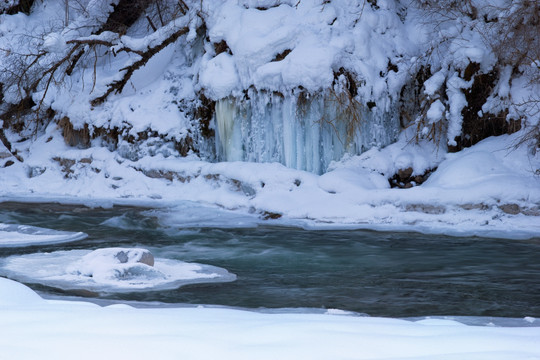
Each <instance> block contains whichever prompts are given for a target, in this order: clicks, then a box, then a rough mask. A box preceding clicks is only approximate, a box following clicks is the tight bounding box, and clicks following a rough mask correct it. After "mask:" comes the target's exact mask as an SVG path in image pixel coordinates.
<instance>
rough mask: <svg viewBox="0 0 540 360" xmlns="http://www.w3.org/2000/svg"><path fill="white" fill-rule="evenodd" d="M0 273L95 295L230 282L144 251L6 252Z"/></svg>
mask: <svg viewBox="0 0 540 360" xmlns="http://www.w3.org/2000/svg"><path fill="white" fill-rule="evenodd" d="M0 274H2V275H5V276H8V277H10V278H13V279H16V280H18V281H22V282H28V283H39V284H42V285H46V286H51V287H55V288H60V289H64V290H86V291H92V292H97V293H113V292H131V291H149V290H163V289H175V288H178V287H180V286H183V285H187V284H196V283H208V282H229V281H234V280H236V275H234V274H231V273H229V272H228V271H227V270H225V269H222V268H219V267H215V266H210V265H203V264H196V263H186V262H183V261H178V260H170V259H160V258H157V259H155V258H154V257H153V255H152V254H151V253H150V252H149V251H148V250H146V249H136V248H104V249H98V250H95V251H89V250H71V251H55V252H52V253H36V254H29V255H21V256H19V255H17V256H11V257H8V258H5V259H1V260H0Z"/></svg>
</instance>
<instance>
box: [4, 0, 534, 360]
mask: <svg viewBox="0 0 540 360" xmlns="http://www.w3.org/2000/svg"><path fill="white" fill-rule="evenodd" d="M75 3H76V4H75ZM113 3H117V1H113V2H111V1H99V0H91V1H81V2H74V3H73V4H70V8H69V14H66V13H65V6H66V4H67V2H65V1H61V0H50V1H46V2H38V3H36V4H34V8H33V11H32V12H31V13H30V14H29V15H24V14H16V15H6V14H2V15H0V49H2V51H1V54H0V56H1V59H0V60H1V61H0V64H2V71H0V82H1V83H2V84H3V85H2V92H3V93H2V94H0V98H2V100H0V101H3V103H2V104H0V105H2V106H4V105H8V104H15V103H17V102H18V101H19V100H20V96H21V94H22V92H21V91H19V90H20V89H19V88H18V87H17V84H16V83H17V81H15V80H13V79H14V78H13V76H12V74H13V73H14V72H15V73H17V71H18V69H17V68H16V67H17V66H18V67H25V68H26V66H27V65H30V64H31V62H32V61H37V60H38V59H37V58H35V57H34V56H26V55H25V54H39V53H40V52H41V50H46V51H47V53H46V54H43V55H40V58H39V65H40V68H38V69H33V68H32V69H30V70H31V71H30V70H28V72H27V73H28V76H29V77H32V76H33V72H36V71H37V72H38V73H42V72H43V71H44V70H43V69H44V68H46V67H47V66H50V64H51V62H53V61H57V60H58V59H60V58H62V57H63V56H64V55H65V54H66V52H67V51H69V50H70V49H71V46H70V43H69V41H70V40H76V39H79V40H89V39H94V40H95V39H100V40H106V41H107V42H111V44H112V46H111V47H108V46H103V47H97V48H96V52H95V54H96V55H99V56H97V57H94V53H91V54H88V57H86V58H85V57H83V58H82V59H81V60H80V63H79V64H78V66H77V67H76V68H75V69H74V71H73V73H72V74H71V75H68V74H66V73H65V71H64V70H65V69H64V68H61V69H59V71H58V72H57V73H56V74H55V76H54V77H53V78H51V79H50V81H49V83H48V85H47V91H45V88H44V87H43V84H42V87H41V88H39V89H38V90H36V91H35V92H33V94H32V95H33V99H34V101H35V102H36V104H38V103H39V104H41V102H43V104H42V108H43V109H46V108H48V107H50V108H51V109H52V110H54V111H56V113H57V117H58V118H61V117H64V116H65V117H67V118H69V120H70V121H71V123H72V124H73V126H74V129H83V128H85V126H87V127H88V131H89V133H90V134H96V133H98V132H100V131H107V130H114V131H115V132H118V133H119V135H118V137H119V138H118V139H112V140H109V141H112V142H111V143H108V142H107V140H106V137H104V139H103V140H102V139H100V138H99V137H98V138H96V139H93V140H92V141H91V144H90V147H88V148H83V147H85V146H81V148H78V147H69V146H67V145H66V144H65V142H64V139H63V137H62V129H59V128H58V126H57V124H56V123H55V122H54V121H53V122H50V123H47V124H44V125H43V128H39V129H31V128H29V129H27V130H25V131H27V132H28V133H27V134H22V135H20V134H16V133H14V132H12V131H10V129H9V126H7V125H8V121H4V120H0V126H5V134H6V136H7V138H8V139H9V140H10V141H11V143H12V146H13V150H16V151H17V153H18V154H19V156H20V157H21V158H22V159H24V162H21V161H19V160H18V159H17V158H16V157H15V156H12V154H11V152H10V151H8V149H6V148H4V145H2V144H0V203H1V202H4V201H19V202H32V203H36V202H38V203H39V202H59V203H68V204H70V203H76V204H83V205H86V206H91V207H99V206H101V207H111V206H112V205H114V204H122V205H134V206H146V207H150V208H153V209H152V210H148V212H150V213H152V215H154V216H155V217H156V218H157V219H158V221H159V222H160V225H162V226H164V227H169V228H171V229H178V228H180V229H185V228H197V227H222V228H250V227H256V226H260V225H275V226H295V227H302V228H309V229H372V230H380V231H416V232H422V233H429V234H447V235H456V236H481V237H487V238H491V237H497V238H506V239H534V240H535V241H536V240H537V239H538V238H539V237H540V221H539V218H540V176H539V174H540V151H538V143H537V142H536V143H535V139H531V136H530V134H531V133H529V134H527V131H531V127H533V126H535V125H537V124H538V122H539V116H538V109H537V108H535V106H537V104H538V102H535V101H534V100H535V99H537V97H536V98H535V97H534V96H537V95H536V94H538V93H540V91H539V87H540V85H539V84H538V83H537V82H536V83H535V82H534V81H533V82H532V83H531V79H534V76H535V74H537V73H535V72H534V71H536V70H537V67H538V61H536V62H535V63H531V64H521V66H520V67H519V69H518V70H519V71H513V69H514V67H513V66H512V64H510V65H506V66H505V67H504V68H502V71H501V72H500V76H499V78H498V80H497V83H496V84H494V86H495V88H494V90H493V92H492V93H491V95H490V97H489V98H488V99H487V100H486V102H485V104H484V105H483V107H482V113H483V114H488V113H491V114H498V113H500V112H502V111H505V110H506V109H508V111H509V118H512V119H522V125H523V130H522V131H520V132H518V133H516V134H513V135H504V136H499V137H492V138H487V139H485V140H483V141H481V142H480V143H478V144H476V145H474V146H472V147H470V148H468V149H464V150H462V151H459V152H457V153H453V154H450V153H448V152H447V145H455V144H456V142H455V140H454V139H455V137H456V136H459V135H460V134H461V125H462V110H463V109H464V107H465V106H467V99H466V97H465V95H464V92H465V91H467V89H469V88H470V87H471V86H472V80H470V81H466V80H465V79H464V78H465V76H464V72H465V71H464V70H465V69H466V68H467V67H468V65H469V64H471V63H472V62H476V63H478V64H479V66H480V71H481V72H482V73H483V74H487V73H489V72H491V71H497V67H496V65H495V64H496V63H497V62H498V61H499V60H500V59H498V58H497V57H496V56H495V54H494V53H493V51H492V49H493V47H491V46H490V45H491V44H490V40H497V41H499V40H498V39H499V38H500V39H504V38H505V36H499V35H496V36H495V37H494V36H492V35H493V34H492V33H493V32H496V31H497V29H499V28H498V26H496V25H494V24H504V23H511V22H508V21H507V20H508V16H509V15H511V14H512V11H514V10H515V9H519V8H518V5H519V4H518V3H517V2H516V3H515V4H514V8H512V7H511V6H509V4H510V3H511V2H509V1H507V0H499V1H497V4H494V3H493V2H491V5H497V6H488V5H490V3H488V2H485V1H483V0H482V1H475V2H474V5H475V7H476V8H477V10H478V11H479V14H478V16H474V18H475V19H473V17H469V16H465V15H464V14H461V15H459V11H457V13H458V15H457V17H456V18H455V19H452V16H453V15H455V14H449V15H452V16H449V17H448V16H447V14H446V12H444V11H442V12H441V14H437V13H435V12H431V13H429V14H427V15H428V17H426V16H425V15H426V14H425V13H424V12H422V11H420V9H419V8H417V7H416V6H415V5H417V4H414V3H412V4H410V6H407V7H402V6H401V4H400V2H396V1H391V0H378V1H356V0H332V1H320V0H302V1H297V0H287V1H277V0H264V1H262V0H261V1H256V0H243V1H239V0H225V1H221V2H215V1H206V0H205V1H200V2H199V1H192V2H191V1H187V3H188V4H189V5H190V11H188V13H187V14H186V15H185V16H181V17H180V18H176V19H168V20H166V24H165V25H164V26H162V27H161V28H159V29H158V30H157V31H155V32H152V33H148V32H149V30H145V29H146V28H147V24H146V19H145V18H144V17H142V18H141V19H142V20H141V21H139V22H137V23H136V24H135V25H134V26H133V27H132V28H130V29H128V32H127V33H126V34H124V35H122V36H118V35H117V34H114V33H111V32H104V33H101V34H99V35H96V34H95V31H96V30H97V28H98V26H99V25H98V24H102V23H104V22H105V21H106V14H107V13H108V12H110V11H112V6H111V5H112V4H113ZM2 4H3V5H0V10H5V9H7V8H8V7H10V6H12V5H14V4H15V2H14V1H11V0H8V1H4V2H3V3H2ZM456 4H457V5H455V6H457V7H459V4H458V3H456ZM419 6H420V5H419ZM505 7H506V12H507V13H506V12H505V11H503V10H498V9H497V8H500V9H505ZM453 11H456V10H455V8H454V9H453ZM66 15H67V16H66ZM484 18H485V19H488V18H489V19H495V20H497V22H495V21H493V22H492V23H490V24H483V25H482V19H484ZM527 21H529V20H527ZM202 22H204V24H205V29H206V33H205V34H203V35H202V36H201V35H200V34H199V33H198V30H200V29H201V28H200V26H201V24H202ZM143 23H144V24H143ZM492 25H493V29H490V28H489V27H490V26H492ZM184 26H185V27H188V28H189V33H188V34H187V35H186V36H184V37H181V38H180V39H179V40H177V41H176V42H175V43H173V44H171V45H169V46H167V47H166V48H165V49H164V50H162V51H161V52H160V53H158V54H157V55H156V56H154V57H153V58H152V59H151V60H150V61H148V62H147V63H146V65H145V66H142V67H141V68H139V69H138V70H136V71H135V73H134V75H133V77H132V78H131V79H130V81H129V82H128V84H127V85H126V86H125V89H124V91H122V93H121V94H116V93H113V94H111V95H110V96H109V98H108V100H107V101H106V102H105V103H104V104H102V105H100V106H91V100H93V99H95V98H96V97H98V96H100V95H102V94H103V93H104V92H105V91H106V90H107V86H108V84H110V83H111V82H113V81H117V80H119V79H120V78H121V77H122V75H123V71H124V70H121V69H124V68H125V67H126V66H129V65H130V64H133V62H134V61H137V60H138V59H139V58H140V56H139V55H137V54H135V53H126V52H123V51H120V49H122V47H124V46H129V47H131V48H132V49H133V50H140V51H145V50H147V49H148V48H150V47H153V46H156V45H157V44H159V43H160V42H161V41H162V40H163V39H164V38H165V37H167V36H168V35H170V34H171V33H172V32H173V31H176V30H177V29H179V28H181V27H184ZM482 26H484V27H483V28H482ZM503 30H504V28H503ZM480 34H482V35H485V38H483V37H482V36H480ZM222 41H224V43H225V44H226V46H225V49H222V50H224V51H223V52H221V53H217V47H216V45H217V44H219V43H221V42H222ZM21 54H22V55H21ZM113 54H114V55H113ZM285 55H286V56H285ZM502 60H504V59H502ZM501 63H504V61H502V62H501ZM10 64H15V65H13V66H15V68H14V67H13V66H12V67H10ZM4 65H5V66H4ZM421 66H426V67H429V68H430V74H432V75H431V76H430V77H429V78H428V79H426V80H425V82H424V87H423V91H422V94H421V95H419V96H418V97H419V99H416V98H415V99H401V98H400V93H401V90H402V88H403V85H404V84H405V83H406V82H407V81H408V79H411V78H412V77H414V76H415V74H416V71H418V70H419V68H420V67H421ZM42 67H43V68H42ZM342 69H344V70H345V71H346V72H347V73H350V74H351V76H353V77H354V79H355V82H354V84H348V81H349V80H348V78H347V76H346V73H344V72H342ZM25 72H26V70H25ZM536 79H537V78H536ZM21 81H22V80H21ZM26 85H28V84H26ZM348 85H349V86H351V87H353V88H354V89H355V91H356V92H357V95H355V96H354V101H355V102H357V103H358V106H357V107H355V108H354V109H353V110H355V111H356V113H357V114H356V115H358V116H359V117H360V119H361V122H360V125H358V124H357V125H358V129H356V130H357V131H356V130H355V131H350V129H348V128H346V126H345V125H343V124H340V123H339V122H337V121H336V119H338V118H340V117H341V116H342V115H343V112H345V111H347V110H350V108H346V109H343V108H339V106H333V107H332V106H331V105H328V104H331V103H332V102H334V103H335V102H338V101H339V100H340V99H339V98H337V96H336V98H335V99H334V98H332V97H331V94H332V92H336V93H337V92H339V91H343V90H344V89H346V88H347V86H348ZM488 85H489V84H488ZM489 86H491V85H489ZM413 90H414V91H416V90H418V91H421V90H422V89H420V88H419V89H413ZM347 91H348V90H347ZM201 94H204V96H206V97H207V98H209V99H212V100H214V101H216V107H215V115H214V117H213V118H212V120H211V121H210V130H214V131H216V138H215V141H216V142H215V144H214V139H211V140H207V139H204V137H203V136H201V135H200V134H199V132H198V131H199V128H198V124H197V123H196V122H195V121H194V119H193V117H197V115H193V114H194V113H195V114H197V113H198V110H199V109H198V108H197V107H198V106H199V105H200V95H201ZM300 94H302V96H305V98H302V99H303V100H305V103H309V105H308V106H304V108H302V107H299V106H297V105H298V104H297V102H298V101H299V99H300ZM349 95H352V94H350V93H349ZM531 99H532V100H533V101H531ZM402 100H404V101H405V102H409V100H410V101H411V102H412V101H413V100H415V101H416V100H418V101H420V102H422V101H423V102H424V103H422V104H420V106H424V105H426V104H427V105H429V107H428V108H426V110H427V111H426V113H425V115H426V119H427V121H428V123H429V124H430V125H431V124H433V126H435V125H437V126H438V125H441V126H440V127H441V128H444V129H445V131H446V132H445V133H443V134H441V135H440V136H441V138H442V139H443V140H441V138H434V139H433V141H427V140H426V139H424V138H422V137H426V136H427V135H428V134H429V128H428V127H424V128H419V129H417V131H416V132H415V129H413V128H414V127H415V126H414V125H416V124H414V123H412V122H413V121H414V119H411V123H410V124H409V125H411V124H412V125H413V126H410V127H409V128H406V129H401V128H399V120H400V119H399V118H398V115H401V114H399V109H398V103H399V101H402ZM511 101H513V104H512V103H511ZM369 104H371V105H369ZM509 104H511V105H512V106H510V105H509ZM355 106H356V105H355ZM302 110H304V111H305V114H302ZM2 111H3V109H2ZM248 113H249V115H250V116H249V118H248V116H246V114H248ZM301 115H303V116H301ZM406 115H407V114H406ZM408 115H414V116H416V115H415V114H408ZM325 119H326V120H327V119H331V121H330V122H329V123H327V124H326V123H325V124H323V123H324V120H325ZM332 121H333V122H332ZM32 124H33V122H30V123H28V125H32ZM342 125H343V126H342ZM403 125H406V124H403ZM418 125H419V124H418ZM30 127H31V126H30ZM325 127H326V128H325ZM33 130H35V132H33ZM351 133H353V136H350V135H351ZM141 134H142V135H141ZM19 135H20V136H19ZM146 135H148V140H130V139H137V138H138V137H140V138H143V137H145V136H146ZM349 137H352V139H349ZM186 139H188V140H190V141H193V143H194V144H195V146H196V147H197V150H198V151H199V152H198V153H195V152H194V151H192V150H190V151H189V153H188V154H187V156H186V157H181V156H180V154H179V153H180V151H179V150H178V144H179V142H180V141H184V140H186ZM344 139H346V141H345V140H344ZM527 139H529V140H527ZM116 140H118V142H117V143H115V141H116ZM175 142H176V143H175ZM115 147H116V149H115ZM214 148H216V150H213V149H214ZM215 160H219V161H222V160H227V162H212V161H215ZM244 161H252V162H244ZM409 167H410V168H411V169H412V176H422V175H424V174H425V173H426V172H427V173H429V172H430V171H433V173H432V174H431V176H430V177H429V178H428V179H427V181H426V182H424V183H423V184H422V185H421V186H414V187H412V188H410V189H396V188H390V183H389V179H390V178H391V177H392V176H394V175H395V174H397V173H398V171H399V170H404V169H407V168H409ZM435 169H436V170H435ZM304 170H308V171H309V172H308V171H304ZM0 206H1V204H0ZM3 221H4V220H3ZM7 222H8V223H6V224H4V223H0V247H15V246H30V245H42V244H56V243H60V242H68V241H77V240H80V239H83V238H84V237H86V234H84V233H81V232H68V231H60V230H53V229H43V228H37V227H31V226H26V225H23V224H12V223H11V222H12V221H11V220H10V221H7ZM106 225H108V226H113V227H122V226H129V225H126V224H124V219H122V218H121V217H117V218H113V219H110V220H108V221H107V223H106ZM81 230H84V229H81ZM121 254H123V255H121ZM144 254H146V250H144V249H120V248H113V249H97V250H94V251H92V250H73V251H56V252H52V253H34V254H26V255H21V256H12V257H7V258H2V259H1V260H0V261H1V263H0V264H1V269H0V272H1V273H2V274H3V275H6V276H9V277H11V278H14V279H17V280H19V281H23V282H27V283H41V284H45V285H48V286H53V287H58V288H61V289H79V290H89V291H93V292H101V293H114V292H125V291H149V290H159V289H165V288H176V287H179V286H183V285H185V284H188V283H198V282H212V281H233V280H234V279H235V275H234V274H230V273H229V272H227V270H225V269H220V268H216V267H211V266H208V265H204V264H193V263H185V262H182V261H179V260H174V259H154V260H155V261H154V264H153V265H150V264H149V263H150V262H149V261H147V260H145V261H146V262H145V261H143V258H144ZM122 259H123V260H125V261H123V260H122ZM141 261H142V262H141ZM147 262H148V263H147ZM298 311H301V310H298ZM354 315H355V314H350V313H348V312H347V311H343V310H340V309H330V310H328V311H327V313H325V314H295V313H273V314H264V313H262V312H249V311H241V310H233V309H224V308H204V307H201V308H161V309H137V308H133V307H131V306H129V305H125V304H115V305H111V306H107V307H99V306H96V305H93V304H89V303H84V302H73V301H72V302H67V301H63V300H44V299H42V298H41V297H40V296H39V295H37V294H36V293H35V292H33V291H32V290H30V289H28V288H27V287H26V286H24V285H22V284H19V283H16V282H14V281H11V280H7V279H4V278H0V329H2V330H1V331H0V334H1V336H0V348H1V349H2V356H4V357H6V358H10V359H25V358H34V357H35V356H36V354H39V356H40V358H41V359H44V360H46V359H67V358H77V359H95V358H107V359H108V358H115V357H116V358H130V359H143V358H144V359H146V358H150V357H151V358H156V357H157V358H160V359H169V358H170V359H178V358H189V359H197V358H200V359H211V358H223V359H244V358H245V359H253V358H257V359H265V358H272V359H275V358H280V359H289V358H290V359H293V358H294V359H298V358H306V359H330V358H331V359H350V358H355V359H386V360H390V359H409V360H411V359H413V360H414V359H418V360H420V359H423V360H425V359H430V360H431V359H435V360H436V359H441V360H442V359H445V360H449V359H472V360H475V359H476V360H482V359H490V360H496V359H501V360H512V359H520V360H521V359H540V346H539V345H538V339H539V338H540V328H539V327H537V326H538V325H537V324H538V320H537V319H536V318H534V317H526V318H524V319H522V320H520V321H519V322H517V325H518V327H504V326H502V327H501V326H500V325H501V324H506V323H507V322H506V320H500V319H499V320H493V321H492V322H490V325H491V326H478V324H477V323H476V322H475V321H472V320H471V319H467V321H466V320H465V319H459V318H423V319H414V320H413V319H409V320H403V319H381V318H368V317H358V316H354ZM471 322H472V323H471ZM465 323H467V325H465ZM482 324H484V323H482ZM484 325H485V324H484ZM527 326H530V327H527Z"/></svg>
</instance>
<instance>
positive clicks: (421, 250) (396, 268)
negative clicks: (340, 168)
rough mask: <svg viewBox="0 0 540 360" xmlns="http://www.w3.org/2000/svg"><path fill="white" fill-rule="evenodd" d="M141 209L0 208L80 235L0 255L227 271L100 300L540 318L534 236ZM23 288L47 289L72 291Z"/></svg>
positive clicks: (6, 218)
mask: <svg viewBox="0 0 540 360" xmlns="http://www.w3.org/2000/svg"><path fill="white" fill-rule="evenodd" d="M146 214H147V213H145V212H144V211H142V210H140V209H129V208H115V209H109V210H103V209H94V210H88V209H84V208H77V207H63V206H53V205H24V204H22V205H21V204H0V222H5V223H18V224H26V225H34V226H41V227H48V228H52V229H57V230H68V231H84V232H86V233H87V234H88V235H89V237H88V238H87V239H85V240H82V241H78V242H75V243H69V244H61V245H47V246H33V247H27V248H20V249H7V248H4V249H2V248H0V257H4V256H10V255H17V254H29V253H34V252H50V251H57V250H70V249H91V250H93V249H97V248H101V247H112V246H122V247H145V248H148V249H150V250H151V251H152V253H153V254H154V255H155V256H156V257H164V258H171V259H179V260H183V261H193V262H199V263H204V264H210V265H215V266H219V267H223V268H225V269H227V270H229V271H230V272H233V273H235V274H236V275H237V276H238V279H237V280H236V281H235V282H232V283H222V284H204V285H190V286H186V287H183V288H180V289H177V290H170V291H169V290H167V291H151V292H146V293H130V294H119V295H108V296H107V298H108V299H122V300H138V301H159V302H165V303H188V304H216V305H226V306H239V307H248V308H261V307H263V308H286V307H295V308H298V307H310V308H339V309H343V310H351V311H356V312H361V313H367V314H370V315H373V316H392V317H411V316H423V315H462V316H497V317H513V318H522V317H524V316H532V317H540V239H533V240H527V241H521V240H520V241H517V240H498V239H486V238H456V237H445V236H439V235H433V236H431V235H421V234H413V233H379V232H370V231H305V230H300V229H293V228H271V227H258V228H252V229H212V228H207V229H174V228H162V227H160V226H159V221H158V219H155V218H153V217H151V216H149V215H146ZM110 219H113V220H110ZM106 221H107V223H106V224H104V222H106ZM107 224H108V225H107ZM31 286H32V287H33V288H35V289H37V290H40V291H44V292H46V293H49V294H54V295H72V294H69V293H64V292H62V291H60V290H58V289H52V288H46V287H43V286H40V285H31Z"/></svg>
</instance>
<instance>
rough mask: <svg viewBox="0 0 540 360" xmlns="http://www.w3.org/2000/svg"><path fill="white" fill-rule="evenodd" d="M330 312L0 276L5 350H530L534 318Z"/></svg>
mask: <svg viewBox="0 0 540 360" xmlns="http://www.w3.org/2000/svg"><path fill="white" fill-rule="evenodd" d="M339 314H340V312H337V311H336V312H329V313H328V314H263V313H254V312H248V311H242V310H233V309H219V308H168V309H136V308H132V307H131V306H128V305H120V304H119V305H111V306H107V307H100V306H98V305H95V304H90V303H86V302H70V301H62V300H44V299H42V298H41V297H40V296H39V295H37V294H36V293H34V292H33V291H32V290H30V289H29V288H27V287H25V286H24V285H21V284H18V283H15V282H13V281H11V280H7V279H3V278H0V328H1V329H3V330H2V331H1V333H2V336H0V347H1V348H2V354H3V356H6V358H10V359H31V358H35V357H36V355H37V354H39V358H40V359H42V360H47V359H70V358H77V359H95V358H108V359H111V358H130V359H147V358H152V357H158V358H160V359H179V358H188V359H214V358H220V359H253V358H257V359H275V358H280V359H298V358H306V359H330V358H332V359H386V360H390V359H393V360H397V359H405V358H406V359H417V360H420V359H428V358H429V359H440V360H442V359H444V360H450V359H468V360H473V359H474V360H482V359H490V360H493V359H501V360H513V359H515V360H522V359H538V358H540V347H539V346H538V341H537V340H538V338H539V337H540V327H512V328H510V327H493V326H491V327H490V326H468V325H463V324H461V323H458V322H456V321H452V320H441V319H424V320H420V321H416V322H413V321H406V320H398V319H388V318H371V317H354V316H343V315H339ZM532 320H533V321H534V320H535V319H532Z"/></svg>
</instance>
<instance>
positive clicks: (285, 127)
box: [215, 90, 399, 174]
mask: <svg viewBox="0 0 540 360" xmlns="http://www.w3.org/2000/svg"><path fill="white" fill-rule="evenodd" d="M334 96H336V95H335V94H331V95H323V94H318V95H313V96H308V95H306V94H303V93H300V94H299V95H294V94H291V95H288V96H283V95H280V94H272V93H268V92H257V91H255V90H252V91H250V92H249V93H248V94H247V96H246V98H236V99H233V98H225V99H221V100H219V101H218V102H217V103H216V116H215V121H216V128H217V129H216V130H217V134H216V152H217V158H218V160H220V161H239V160H241V161H254V162H280V163H282V164H284V165H285V166H288V167H291V168H296V169H301V170H307V171H311V172H314V173H319V174H320V173H322V172H324V171H326V169H327V167H328V165H329V164H330V162H332V161H334V160H339V159H341V158H342V157H343V155H344V154H345V153H351V154H360V153H361V152H363V151H365V150H367V149H369V148H371V147H373V146H384V145H387V144H389V143H391V142H392V141H394V140H395V139H396V137H397V134H398V132H399V121H398V120H397V118H396V113H397V111H395V109H394V106H392V104H391V103H390V102H389V103H388V104H384V103H381V104H379V105H378V106H377V107H374V108H373V109H368V108H367V107H366V106H363V105H362V104H360V103H358V102H356V101H353V100H351V99H347V98H344V99H341V98H336V99H334V98H333V97H334Z"/></svg>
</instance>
